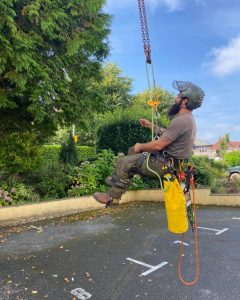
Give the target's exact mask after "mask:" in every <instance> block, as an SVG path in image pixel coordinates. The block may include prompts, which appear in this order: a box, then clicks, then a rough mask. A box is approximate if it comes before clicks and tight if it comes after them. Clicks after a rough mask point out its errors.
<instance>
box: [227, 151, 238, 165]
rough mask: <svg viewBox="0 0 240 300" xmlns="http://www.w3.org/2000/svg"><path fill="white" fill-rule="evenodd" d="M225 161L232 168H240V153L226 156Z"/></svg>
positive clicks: (236, 152)
mask: <svg viewBox="0 0 240 300" xmlns="http://www.w3.org/2000/svg"><path fill="white" fill-rule="evenodd" d="M224 160H225V161H226V162H227V163H228V164H229V166H230V167H235V166H240V151H232V152H229V153H226V154H225V155H224Z"/></svg>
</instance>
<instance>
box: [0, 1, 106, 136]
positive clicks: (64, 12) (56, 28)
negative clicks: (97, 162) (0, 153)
mask: <svg viewBox="0 0 240 300" xmlns="http://www.w3.org/2000/svg"><path fill="white" fill-rule="evenodd" d="M104 3H105V0H91V1H89V0H81V1H76V0H69V1H65V0H32V1H26V0H2V1H1V2H0V52H1V56H0V118H1V124H0V132H1V135H7V134H9V133H13V132H18V131H20V132H22V131H28V132H29V131H35V133H36V134H37V136H38V137H40V138H43V137H45V136H48V135H51V134H52V133H53V132H54V131H55V130H56V128H57V126H58V125H60V126H63V125H71V124H73V123H77V122H78V121H81V120H82V119H84V118H86V116H89V115H91V114H92V112H93V111H103V110H104V108H105V101H104V93H103V92H102V90H101V89H99V88H98V83H97V82H98V81H100V80H101V74H100V68H101V63H102V61H103V59H104V58H105V57H106V56H107V54H108V51H109V47H108V41H107V36H108V34H109V26H110V16H109V15H107V14H105V13H103V11H102V7H103V5H104ZM83 108H84V109H83Z"/></svg>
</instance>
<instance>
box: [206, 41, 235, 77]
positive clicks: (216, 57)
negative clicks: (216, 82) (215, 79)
mask: <svg viewBox="0 0 240 300" xmlns="http://www.w3.org/2000/svg"><path fill="white" fill-rule="evenodd" d="M239 53H240V35H239V36H238V37H236V38H234V39H232V40H231V41H230V42H229V44H228V45H226V46H223V47H220V48H214V49H212V50H211V53H210V55H211V56H213V58H212V60H211V61H210V62H208V63H207V64H205V66H207V67H208V68H209V70H210V72H211V73H212V74H213V75H215V76H225V75H231V74H233V73H237V72H240V56H239Z"/></svg>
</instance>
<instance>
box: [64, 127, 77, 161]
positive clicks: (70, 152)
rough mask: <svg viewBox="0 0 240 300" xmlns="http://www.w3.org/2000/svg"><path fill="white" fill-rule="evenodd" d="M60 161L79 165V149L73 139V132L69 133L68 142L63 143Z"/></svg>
mask: <svg viewBox="0 0 240 300" xmlns="http://www.w3.org/2000/svg"><path fill="white" fill-rule="evenodd" d="M59 161H60V162H62V163H64V164H65V165H66V164H70V165H73V166H77V165H78V157H77V149H76V145H75V143H74V141H73V135H72V132H70V133H69V138H68V141H67V143H63V144H62V147H61V150H60V154H59Z"/></svg>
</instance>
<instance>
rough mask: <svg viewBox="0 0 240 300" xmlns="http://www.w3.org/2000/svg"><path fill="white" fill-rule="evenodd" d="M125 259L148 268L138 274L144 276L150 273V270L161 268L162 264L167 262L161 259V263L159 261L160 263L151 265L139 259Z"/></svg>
mask: <svg viewBox="0 0 240 300" xmlns="http://www.w3.org/2000/svg"><path fill="white" fill-rule="evenodd" d="M126 259H127V260H129V261H131V262H134V263H135V264H139V265H142V266H144V267H147V268H149V270H147V271H145V272H143V273H141V274H140V275H139V276H146V275H148V274H150V273H152V272H154V271H156V270H158V269H160V268H162V267H163V266H165V265H167V264H168V262H167V261H163V262H162V263H160V264H159V265H157V266H152V265H149V264H145V263H144V262H141V261H139V260H136V259H132V258H130V257H128V258H126Z"/></svg>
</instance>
